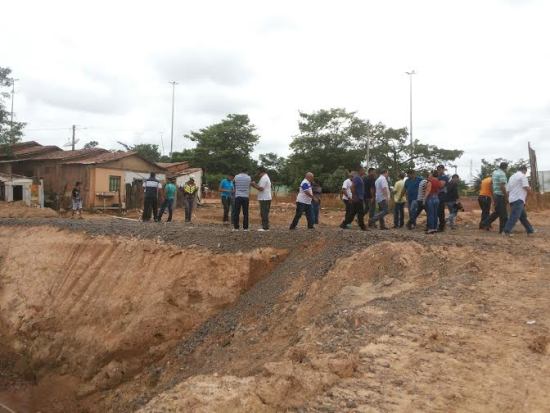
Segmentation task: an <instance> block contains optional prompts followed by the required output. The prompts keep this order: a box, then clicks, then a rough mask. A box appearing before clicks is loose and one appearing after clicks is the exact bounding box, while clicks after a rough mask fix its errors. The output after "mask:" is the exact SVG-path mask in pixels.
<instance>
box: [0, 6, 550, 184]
mask: <svg viewBox="0 0 550 413" xmlns="http://www.w3.org/2000/svg"><path fill="white" fill-rule="evenodd" d="M86 3H87V6H83V4H84V2H80V1H18V2H16V1H13V2H9V3H3V5H2V14H3V16H4V18H3V19H2V34H3V36H2V42H0V66H8V67H10V68H11V69H12V70H13V72H14V76H15V77H17V78H19V79H20V80H19V82H18V83H17V93H16V98H15V112H16V119H17V120H20V121H24V122H27V129H26V136H25V138H28V139H35V140H37V141H39V142H40V143H42V144H55V145H63V144H64V143H66V142H67V141H68V138H69V136H70V133H71V132H70V127H71V125H72V124H76V125H78V126H79V129H78V130H77V137H78V138H79V139H80V144H79V145H77V146H81V145H82V144H83V143H85V142H87V141H89V140H97V141H99V143H100V145H101V146H102V147H105V148H107V149H120V148H121V147H120V146H119V145H117V143H116V142H117V141H123V142H127V143H158V144H159V145H161V135H162V136H163V142H164V153H168V151H169V145H170V144H169V141H170V116H171V86H170V85H169V84H168V82H169V81H171V80H176V81H178V82H179V85H178V86H177V88H176V117H175V127H174V150H181V149H182V148H184V147H191V146H192V145H191V143H190V142H189V141H188V140H186V139H184V138H183V135H184V134H185V133H188V132H189V131H191V130H196V129H198V128H201V127H204V126H207V125H209V124H210V123H213V122H216V121H218V120H220V119H222V118H223V117H224V116H225V115H226V114H228V113H248V114H249V115H250V117H251V120H252V122H253V123H254V124H255V125H256V126H257V128H258V132H259V134H260V135H261V140H260V144H259V145H258V147H257V150H256V153H263V152H268V151H269V152H271V151H273V152H277V153H279V154H282V155H286V154H288V143H289V142H290V140H291V139H292V136H293V135H294V134H296V133H297V120H298V111H300V110H301V111H314V110H318V109H321V108H330V107H344V108H346V109H348V110H354V111H357V112H358V113H359V114H360V116H362V117H364V118H368V119H369V120H371V121H372V122H378V121H381V122H383V123H385V124H386V125H388V126H391V127H396V128H397V127H404V126H408V123H409V83H408V82H409V80H408V77H407V75H405V73H404V72H405V71H407V70H411V69H414V70H416V72H417V75H416V76H415V77H414V136H415V138H418V139H420V140H421V141H423V142H428V143H433V144H437V145H440V146H443V147H447V148H457V149H464V150H465V154H464V156H463V157H462V158H461V159H459V161H458V165H459V166H460V172H461V173H462V174H463V175H468V174H469V165H470V160H472V161H473V165H474V169H477V168H479V164H480V159H481V158H483V157H485V158H489V159H493V158H496V157H506V158H510V159H518V158H520V157H523V158H527V156H528V155H527V141H528V140H529V141H531V143H532V145H533V147H534V148H535V149H536V150H537V154H538V159H539V169H547V170H548V169H550V82H549V80H550V47H549V46H548V41H549V39H550V25H549V24H548V17H549V16H550V1H544V0H541V1H537V0H517V1H516V0H483V1H480V0H477V1H464V0H462V1H445V0H434V1H422V0H416V1H410V0H402V1H392V0H385V1H338V2H336V1H318V0H317V1H297V0H294V1H277V2H271V3H270V2H263V1H249V2H248V1H238V0H233V1H204V0H203V1H200V2H198V1H193V2H191V1H177V2H176V1H174V2H167V1H155V2H152V1H147V2H138V1H97V0H96V1H93V2H91V1H89V2H86ZM465 177H466V178H467V176H465Z"/></svg>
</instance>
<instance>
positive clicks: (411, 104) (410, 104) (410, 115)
mask: <svg viewBox="0 0 550 413" xmlns="http://www.w3.org/2000/svg"><path fill="white" fill-rule="evenodd" d="M405 73H406V74H407V75H409V125H410V130H409V136H410V138H411V156H412V155H413V153H414V140H413V75H415V74H416V72H415V71H414V70H411V71H410V72H405Z"/></svg>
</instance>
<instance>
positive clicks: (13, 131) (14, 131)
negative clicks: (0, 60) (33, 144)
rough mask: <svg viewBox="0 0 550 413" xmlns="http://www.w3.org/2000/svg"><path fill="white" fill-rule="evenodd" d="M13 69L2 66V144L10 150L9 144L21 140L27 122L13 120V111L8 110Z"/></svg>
mask: <svg viewBox="0 0 550 413" xmlns="http://www.w3.org/2000/svg"><path fill="white" fill-rule="evenodd" d="M10 74H11V69H9V68H7V67H0V145H2V146H3V147H4V148H3V149H4V152H9V145H13V144H14V143H17V142H19V141H20V140H21V137H22V136H23V128H24V127H25V123H22V122H15V121H14V122H11V113H10V112H8V111H7V110H6V105H5V100H6V99H8V98H9V97H10V93H9V90H10V89H9V88H10V87H11V86H12V84H13V78H12V77H11V76H10Z"/></svg>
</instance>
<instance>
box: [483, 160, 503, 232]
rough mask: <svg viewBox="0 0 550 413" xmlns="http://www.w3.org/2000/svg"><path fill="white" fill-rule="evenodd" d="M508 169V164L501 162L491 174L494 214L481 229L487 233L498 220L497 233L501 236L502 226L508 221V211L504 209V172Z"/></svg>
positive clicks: (484, 222)
mask: <svg viewBox="0 0 550 413" xmlns="http://www.w3.org/2000/svg"><path fill="white" fill-rule="evenodd" d="M507 169H508V163H506V162H501V163H500V165H499V169H497V170H496V171H495V172H493V175H492V177H491V178H492V181H493V183H492V186H493V202H494V204H495V210H494V212H493V213H492V214H491V215H489V217H488V218H487V219H486V220H485V221H483V228H484V229H486V230H487V231H488V230H489V229H490V227H491V224H492V223H493V222H495V221H496V219H497V218H498V220H499V223H498V232H499V233H501V234H502V232H503V231H504V226H505V225H506V221H507V220H508V211H507V209H506V183H507V178H506V170H507Z"/></svg>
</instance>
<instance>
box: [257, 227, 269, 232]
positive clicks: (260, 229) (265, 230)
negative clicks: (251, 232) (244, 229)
mask: <svg viewBox="0 0 550 413" xmlns="http://www.w3.org/2000/svg"><path fill="white" fill-rule="evenodd" d="M267 231H269V230H268V229H263V228H259V229H258V232H267Z"/></svg>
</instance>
